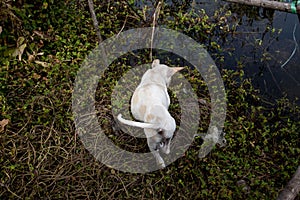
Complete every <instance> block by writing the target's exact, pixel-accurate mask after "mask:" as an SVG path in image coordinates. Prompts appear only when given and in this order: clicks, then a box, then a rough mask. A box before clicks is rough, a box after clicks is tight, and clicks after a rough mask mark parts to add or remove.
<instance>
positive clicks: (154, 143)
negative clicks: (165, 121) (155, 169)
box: [144, 129, 166, 168]
mask: <svg viewBox="0 0 300 200" xmlns="http://www.w3.org/2000/svg"><path fill="white" fill-rule="evenodd" d="M144 131H145V134H146V136H149V135H154V134H155V133H154V132H153V131H156V130H153V129H144ZM160 141H161V136H160V135H159V134H156V135H154V136H152V137H147V143H148V146H149V150H150V151H151V153H152V154H153V156H154V158H155V159H156V163H157V164H158V165H159V166H161V167H162V168H164V167H166V165H165V162H164V160H163V159H162V157H161V156H160V154H159V149H160V146H159V143H160Z"/></svg>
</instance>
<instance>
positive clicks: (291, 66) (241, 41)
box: [137, 0, 300, 104]
mask: <svg viewBox="0 0 300 200" xmlns="http://www.w3.org/2000/svg"><path fill="white" fill-rule="evenodd" d="M137 2H138V3H137V5H139V7H140V8H142V7H143V6H145V5H147V6H148V7H150V8H151V7H153V9H155V8H154V5H155V2H152V1H137ZM145 2H147V3H145ZM164 2H165V3H166V4H168V5H169V6H176V4H178V3H179V4H180V2H181V3H183V2H185V4H187V7H189V8H188V9H187V10H186V11H187V12H188V11H189V10H190V9H194V10H196V11H197V10H200V9H204V10H205V11H206V13H207V14H208V15H209V16H213V15H214V12H215V11H216V10H218V9H220V8H223V12H225V11H226V10H230V11H231V12H232V16H233V17H232V18H231V20H232V21H230V22H229V23H230V24H231V25H234V24H237V29H236V32H235V34H234V35H229V36H228V37H227V38H226V42H224V43H223V44H221V47H222V48H223V49H225V53H224V56H225V59H224V63H222V64H220V65H222V66H221V67H222V68H227V69H236V67H237V66H238V63H242V65H243V66H245V68H244V70H245V73H246V75H247V76H248V77H251V78H252V80H253V83H254V85H255V87H256V88H258V89H259V90H260V91H261V93H262V94H263V95H265V96H266V97H268V98H269V99H270V100H272V99H275V98H279V97H282V96H287V97H288V98H289V99H291V100H295V98H297V97H298V98H300V50H299V48H300V45H298V47H297V48H296V51H295V54H294V55H293V56H292V57H291V55H292V53H293V51H294V50H295V45H296V44H295V40H294V37H295V38H296V42H297V44H299V41H300V24H299V19H298V17H297V15H296V14H290V13H286V12H279V11H273V10H266V9H262V8H257V7H251V6H241V5H239V4H229V3H226V2H224V1H212V0H193V1H189V2H188V3H186V1H178V0H167V1H164ZM224 10H225V11H224ZM295 26H296V29H295V31H294V28H295ZM293 32H294V33H293ZM293 34H294V35H293ZM226 52H227V53H226ZM284 63H286V64H284ZM283 65H284V66H283ZM297 102H298V103H299V104H300V100H298V101H297Z"/></svg>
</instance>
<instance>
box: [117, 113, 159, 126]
mask: <svg viewBox="0 0 300 200" xmlns="http://www.w3.org/2000/svg"><path fill="white" fill-rule="evenodd" d="M118 120H119V121H120V122H122V123H123V124H127V125H129V126H136V127H140V128H152V129H159V128H160V126H159V124H150V123H144V122H135V121H130V120H127V119H124V118H122V115H121V114H119V115H118Z"/></svg>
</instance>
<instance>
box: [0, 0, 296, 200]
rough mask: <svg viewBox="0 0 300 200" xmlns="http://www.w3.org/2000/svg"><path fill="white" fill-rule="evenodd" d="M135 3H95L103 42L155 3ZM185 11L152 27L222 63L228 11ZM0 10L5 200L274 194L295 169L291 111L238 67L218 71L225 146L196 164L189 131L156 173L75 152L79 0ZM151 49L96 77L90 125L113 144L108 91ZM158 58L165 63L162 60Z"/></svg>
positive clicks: (81, 54)
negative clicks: (183, 145) (188, 40)
mask: <svg viewBox="0 0 300 200" xmlns="http://www.w3.org/2000/svg"><path fill="white" fill-rule="evenodd" d="M139 6H140V5H137V4H135V3H134V2H131V1H128V2H125V1H120V2H119V1H117V2H113V1H101V2H100V1H99V2H95V11H96V13H97V18H98V20H99V22H100V24H99V26H100V30H101V35H102V36H103V38H104V39H105V38H109V37H110V36H112V35H115V34H117V33H118V32H119V31H120V30H121V29H122V27H124V28H123V30H127V29H130V28H136V27H146V26H151V25H152V14H153V12H154V10H155V8H154V7H151V6H148V7H142V8H141V7H139ZM188 8H189V4H188V3H182V2H181V3H180V2H177V3H176V6H170V4H168V3H166V4H163V6H162V8H161V14H160V17H159V20H158V24H159V25H163V26H166V27H169V28H172V29H175V30H178V31H181V32H183V33H185V34H187V35H189V36H190V37H192V38H193V39H195V40H196V41H198V42H200V43H203V44H205V45H206V47H207V50H208V51H209V52H210V53H211V54H212V55H213V57H214V59H215V60H216V61H217V62H222V60H223V58H222V56H221V55H222V48H221V46H220V45H221V41H222V40H224V39H226V35H228V34H231V33H232V32H234V30H235V27H232V26H230V19H231V12H230V11H229V10H227V9H220V10H218V11H216V14H215V15H214V16H207V15H206V14H205V11H203V10H202V11H194V10H189V9H188ZM0 16H1V19H3V21H1V24H0V26H1V29H0V31H1V33H0V34H1V35H0V42H1V48H0V54H1V57H0V59H1V70H0V80H1V85H0V88H1V89H0V105H1V107H0V108H1V113H0V121H1V129H0V155H1V157H0V196H1V198H3V199H8V198H10V199H16V198H19V199H36V198H40V197H42V198H45V199H46V198H47V199H58V198H68V199H75V198H76V199H79V198H85V199H245V198H246V199H274V198H276V197H277V195H278V193H279V192H280V190H281V189H282V188H283V187H284V186H285V185H286V183H287V182H288V180H289V179H290V178H291V175H292V174H293V173H294V171H295V170H296V168H297V166H298V165H299V158H300V156H299V155H300V148H299V147H300V140H299V133H298V131H299V129H300V122H299V121H300V119H299V113H300V112H299V111H300V109H299V106H297V105H295V104H293V102H291V101H290V100H288V99H286V98H281V99H277V100H274V101H272V102H270V101H269V100H267V99H265V98H264V97H263V96H261V95H260V93H259V90H257V89H255V88H254V87H253V84H252V82H251V80H250V79H249V78H247V77H246V75H245V73H244V70H243V66H242V65H239V66H235V68H236V70H228V69H220V72H221V74H222V78H223V80H224V84H225V87H226V95H227V118H226V122H225V132H226V133H227V135H226V139H227V143H228V144H227V146H226V147H225V148H218V147H216V148H215V149H214V150H213V151H212V152H211V153H210V154H209V155H208V156H207V157H205V158H204V159H200V158H198V150H199V148H200V146H201V139H200V138H196V139H195V141H194V142H193V144H192V146H191V147H190V148H189V150H188V151H187V152H186V154H185V155H183V156H182V157H181V158H180V159H178V160H177V161H176V162H174V163H172V164H171V165H170V166H168V167H167V168H165V169H163V170H159V171H155V172H152V173H148V174H131V173H123V172H120V171H117V170H114V169H111V168H109V167H107V166H105V165H103V164H102V163H100V162H98V161H96V160H95V158H93V156H91V154H90V153H89V152H88V151H87V150H86V149H85V148H84V146H83V144H82V143H81V141H80V139H79V138H78V136H77V135H76V131H75V127H74V122H73V114H72V109H71V98H72V92H73V83H74V79H75V77H76V73H77V71H78V69H79V68H80V65H81V63H82V61H83V60H84V59H85V57H86V56H87V54H88V53H89V51H91V50H92V49H93V48H95V47H96V45H97V37H96V34H95V32H94V28H93V26H92V20H91V18H90V14H89V12H88V5H87V2H85V1H69V0H67V1H55V0H48V1H34V2H31V1H26V0H24V1H9V0H4V1H2V2H1V11H0ZM148 54H149V51H147V50H145V51H144V52H142V53H135V54H133V55H131V57H130V56H128V57H126V56H125V57H124V58H123V59H120V60H118V61H116V62H114V63H113V64H112V66H111V67H110V70H108V71H107V74H106V76H105V77H103V79H101V81H100V82H99V87H98V90H97V94H96V95H97V100H98V103H97V105H96V107H97V110H98V117H99V122H100V123H101V125H102V127H103V128H104V129H105V130H106V131H107V133H108V134H111V135H113V137H112V139H113V140H114V141H115V142H116V143H120V144H119V145H120V146H122V145H123V146H124V143H125V144H126V142H128V141H126V140H133V139H132V138H127V137H125V138H124V137H119V136H118V135H116V133H115V131H114V129H113V124H114V122H113V119H112V117H111V105H110V103H111V102H110V99H111V92H112V88H113V87H114V84H115V83H116V81H117V80H118V78H119V77H120V74H121V73H124V72H125V71H126V70H128V66H129V65H131V66H134V65H137V64H141V63H145V62H150V60H149V58H148V56H145V55H148ZM129 57H130V58H129ZM166 62H167V63H168V62H169V63H170V64H172V61H168V57H167V56H166ZM222 65H226V63H222ZM183 75H184V76H185V77H186V78H188V79H189V81H190V83H191V85H192V86H193V88H194V90H195V91H197V94H198V96H199V108H200V109H201V111H202V112H203V113H205V115H203V117H202V118H201V121H202V126H201V127H199V132H202V131H205V129H206V128H207V122H208V118H209V117H208V115H209V112H210V105H209V96H208V92H207V88H206V84H205V83H204V82H203V80H202V79H201V77H200V76H199V74H197V72H195V71H193V70H192V69H189V70H187V71H185V72H183ZM204 100H205V101H204ZM172 101H173V103H174V104H173V105H172V107H171V112H172V113H173V114H174V115H175V116H176V117H177V118H178V116H177V115H180V111H179V110H180V109H179V108H178V106H176V99H174V98H173V100H172ZM176 117H175V118H176ZM7 120H8V121H7ZM7 122H8V123H7ZM118 134H122V133H118ZM114 135H115V136H114ZM130 142H133V144H134V140H133V141H130ZM144 142H145V141H144ZM122 143H123V144H122ZM145 144H146V143H145ZM125 146H126V145H125ZM144 148H146V146H145V145H144ZM298 198H299V196H298Z"/></svg>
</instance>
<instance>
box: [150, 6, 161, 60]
mask: <svg viewBox="0 0 300 200" xmlns="http://www.w3.org/2000/svg"><path fill="white" fill-rule="evenodd" d="M161 4H162V3H161V1H160V2H158V4H157V6H156V9H155V11H154V14H153V23H152V34H151V44H150V60H152V48H153V39H154V31H155V25H156V21H157V19H158V17H159V12H160V7H161Z"/></svg>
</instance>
